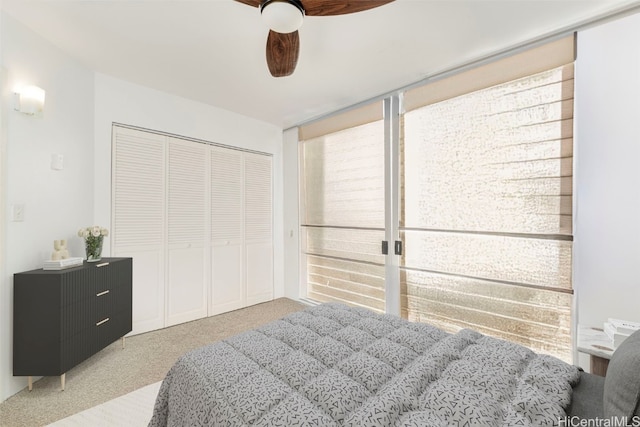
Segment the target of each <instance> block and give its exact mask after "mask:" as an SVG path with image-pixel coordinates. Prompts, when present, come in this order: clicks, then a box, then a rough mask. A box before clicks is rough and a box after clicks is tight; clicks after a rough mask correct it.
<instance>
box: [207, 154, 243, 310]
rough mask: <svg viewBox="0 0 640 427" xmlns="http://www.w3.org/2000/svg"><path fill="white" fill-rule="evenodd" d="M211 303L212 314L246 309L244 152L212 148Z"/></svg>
mask: <svg viewBox="0 0 640 427" xmlns="http://www.w3.org/2000/svg"><path fill="white" fill-rule="evenodd" d="M210 156H211V157H210V158H211V270H212V271H211V278H212V280H211V301H210V302H209V304H210V305H209V307H210V310H209V314H210V315H211V314H218V313H224V312H226V311H230V310H236V309H238V308H241V307H244V305H245V304H244V301H245V289H244V277H243V268H242V266H243V234H244V233H243V221H244V210H243V206H242V205H243V199H244V195H243V187H244V183H243V173H242V170H243V165H244V162H243V153H242V152H241V151H237V150H230V149H226V148H221V147H211V148H210Z"/></svg>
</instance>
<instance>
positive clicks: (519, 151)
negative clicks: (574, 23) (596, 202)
mask: <svg viewBox="0 0 640 427" xmlns="http://www.w3.org/2000/svg"><path fill="white" fill-rule="evenodd" d="M572 85H573V70H572V65H568V66H564V67H559V68H555V69H553V70H549V71H545V72H543V73H538V74H535V75H532V76H528V77H525V78H522V79H518V80H515V81H511V82H508V83H504V84H501V85H498V86H494V87H491V88H487V89H484V90H480V91H476V92H473V93H469V94H466V95H463V96H459V97H456V98H453V99H449V100H446V101H441V102H437V103H434V104H430V105H427V106H424V107H421V108H418V109H415V110H413V111H410V112H407V113H406V114H405V115H404V132H403V133H404V144H403V155H402V158H403V169H402V174H403V182H404V187H403V192H402V198H401V200H402V203H403V209H402V212H403V216H402V218H401V236H402V240H403V241H404V244H405V255H404V256H403V259H402V269H401V288H402V301H403V307H402V311H403V315H404V316H406V317H408V318H409V319H411V320H425V321H428V322H429V323H433V324H436V325H437V326H440V327H442V328H444V329H446V330H450V331H455V330H458V329H460V328H464V327H468V328H473V329H475V330H479V331H480V332H483V333H487V334H490V335H493V336H497V337H500V338H504V339H508V340H511V341H515V342H518V343H521V344H524V345H527V346H529V347H532V348H535V349H537V350H542V351H545V352H548V353H551V354H554V355H556V356H558V357H562V358H565V359H567V358H570V354H569V353H568V352H567V350H568V349H569V348H570V347H571V345H570V340H571V305H572V286H571V247H572V221H571V210H572V170H573V168H572V147H573V144H572V129H573V126H572V118H573V108H572V100H573V91H572V90H571V89H572Z"/></svg>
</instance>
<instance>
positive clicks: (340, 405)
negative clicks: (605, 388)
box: [149, 303, 580, 427]
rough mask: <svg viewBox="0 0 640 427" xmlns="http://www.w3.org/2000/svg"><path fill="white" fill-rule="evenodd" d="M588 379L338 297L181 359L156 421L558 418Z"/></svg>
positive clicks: (546, 359)
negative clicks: (576, 387) (338, 300)
mask: <svg viewBox="0 0 640 427" xmlns="http://www.w3.org/2000/svg"><path fill="white" fill-rule="evenodd" d="M579 378H580V373H579V371H578V369H577V368H576V367H574V366H572V365H569V364H567V363H565V362H563V361H561V360H559V359H557V358H554V357H552V356H548V355H542V354H537V353H534V352H533V351H531V350H530V349H527V348H525V347H523V346H520V345H517V344H514V343H510V342H507V341H503V340H499V339H495V338H492V337H489V336H486V335H483V334H480V333H478V332H475V331H472V330H469V329H463V330H461V331H460V332H458V333H455V334H449V333H446V332H444V331H442V330H440V329H438V328H435V327H433V326H430V325H427V324H423V323H414V322H409V321H406V320H404V319H401V318H398V317H396V316H392V315H382V314H377V313H374V312H372V311H369V310H366V309H362V308H353V307H348V306H345V305H341V304H336V303H329V304H322V305H319V306H316V307H310V308H308V309H306V310H303V311H300V312H296V313H293V314H290V315H287V316H285V317H283V318H282V319H280V320H277V321H274V322H271V323H268V324H266V325H264V326H262V327H259V328H256V329H253V330H250V331H247V332H244V333H242V334H239V335H236V336H233V337H231V338H229V339H226V340H224V341H220V342H217V343H213V344H211V345H208V346H205V347H202V348H199V349H197V350H194V351H191V352H189V353H187V354H185V355H184V356H182V357H181V358H180V359H179V360H178V361H177V362H176V363H175V365H174V366H173V367H172V368H171V369H170V371H169V372H168V373H167V375H166V378H165V379H164V381H163V383H162V386H161V387H160V391H159V393H158V397H157V400H156V403H155V407H154V413H153V418H152V419H151V422H150V424H149V425H150V426H154V427H155V426H177V425H181V426H186V425H188V426H196V425H215V426H250V425H251V426H312V425H313V426H327V427H330V426H427V425H428V426H449V425H472V426H475V425H482V426H516V425H535V426H539V425H557V424H558V422H559V420H561V419H563V418H565V417H566V412H565V410H566V408H567V407H568V406H569V404H570V402H571V392H572V387H573V386H574V385H575V384H576V383H577V382H578V381H579Z"/></svg>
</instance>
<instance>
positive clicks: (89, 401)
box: [0, 298, 306, 427]
mask: <svg viewBox="0 0 640 427" xmlns="http://www.w3.org/2000/svg"><path fill="white" fill-rule="evenodd" d="M305 307H306V306H305V305H304V304H302V303H299V302H296V301H292V300H289V299H286V298H280V299H277V300H274V301H271V302H268V303H263V304H258V305H254V306H251V307H247V308H244V309H241V310H236V311H232V312H230V313H225V314H221V315H218V316H213V317H208V318H206V319H200V320H196V321H193V322H189V323H184V324H181V325H177V326H173V327H170V328H166V329H161V330H159V331H153V332H149V333H146V334H140V335H135V336H132V337H129V338H127V339H126V348H125V349H122V345H121V342H120V341H117V342H115V343H113V344H111V345H110V346H108V347H107V348H105V349H104V350H102V351H100V352H99V353H97V354H96V355H94V356H92V357H91V358H89V359H88V360H86V361H84V362H83V363H81V364H80V365H78V366H76V367H75V368H73V369H72V370H70V371H69V372H67V375H66V386H65V391H60V378H59V377H45V378H42V379H41V380H39V381H37V382H35V383H34V384H33V391H31V392H29V391H28V390H26V389H24V390H23V391H21V392H19V393H17V394H16V395H14V396H12V397H11V398H9V399H8V400H7V401H5V402H3V403H1V404H0V426H2V427H13V426H26V427H36V426H45V425H48V424H51V423H53V422H55V421H58V420H61V419H63V418H67V417H69V416H70V415H73V414H76V413H79V412H82V411H84V410H86V409H89V408H92V407H94V406H97V405H100V404H102V403H105V402H107V401H109V400H112V399H114V398H116V397H119V396H122V395H125V394H128V393H131V392H133V391H135V390H138V389H141V388H142V387H145V386H148V385H150V384H153V383H156V382H158V381H161V380H162V379H163V378H164V376H165V374H166V373H167V371H168V370H169V368H170V367H171V366H172V365H173V363H174V362H175V361H176V360H177V358H178V357H180V356H181V355H182V354H184V353H185V352H187V351H189V350H192V349H194V348H198V347H201V346H203V345H206V344H209V343H212V342H214V341H219V340H221V339H224V338H227V337H229V336H231V335H235V334H237V333H239V332H242V331H245V330H248V329H251V328H254V327H256V326H258V325H261V324H264V323H267V322H270V321H272V320H275V319H278V318H280V317H282V316H285V315H287V314H289V313H292V312H295V311H299V310H302V309H303V308H305Z"/></svg>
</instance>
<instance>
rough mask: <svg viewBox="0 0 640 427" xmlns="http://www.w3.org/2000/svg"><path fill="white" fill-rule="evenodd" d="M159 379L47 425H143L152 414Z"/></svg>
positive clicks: (58, 426)
mask: <svg viewBox="0 0 640 427" xmlns="http://www.w3.org/2000/svg"><path fill="white" fill-rule="evenodd" d="M160 384H161V381H159V382H157V383H153V384H149V385H148V386H146V387H142V388H140V389H138V390H136V391H132V392H131V393H129V394H125V395H124V396H120V397H117V398H115V399H112V400H110V401H108V402H105V403H103V404H101V405H98V406H94V407H93V408H89V409H87V410H85V411H82V412H79V413H77V414H74V415H71V416H70V417H67V418H63V419H62V420H60V421H56V422H55V423H53V424H49V427H87V426H91V427H113V426H122V427H125V426H126V427H138V426H140V427H143V426H147V425H148V424H149V421H150V420H151V415H152V414H153V404H154V403H155V400H156V396H157V395H158V390H160Z"/></svg>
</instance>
